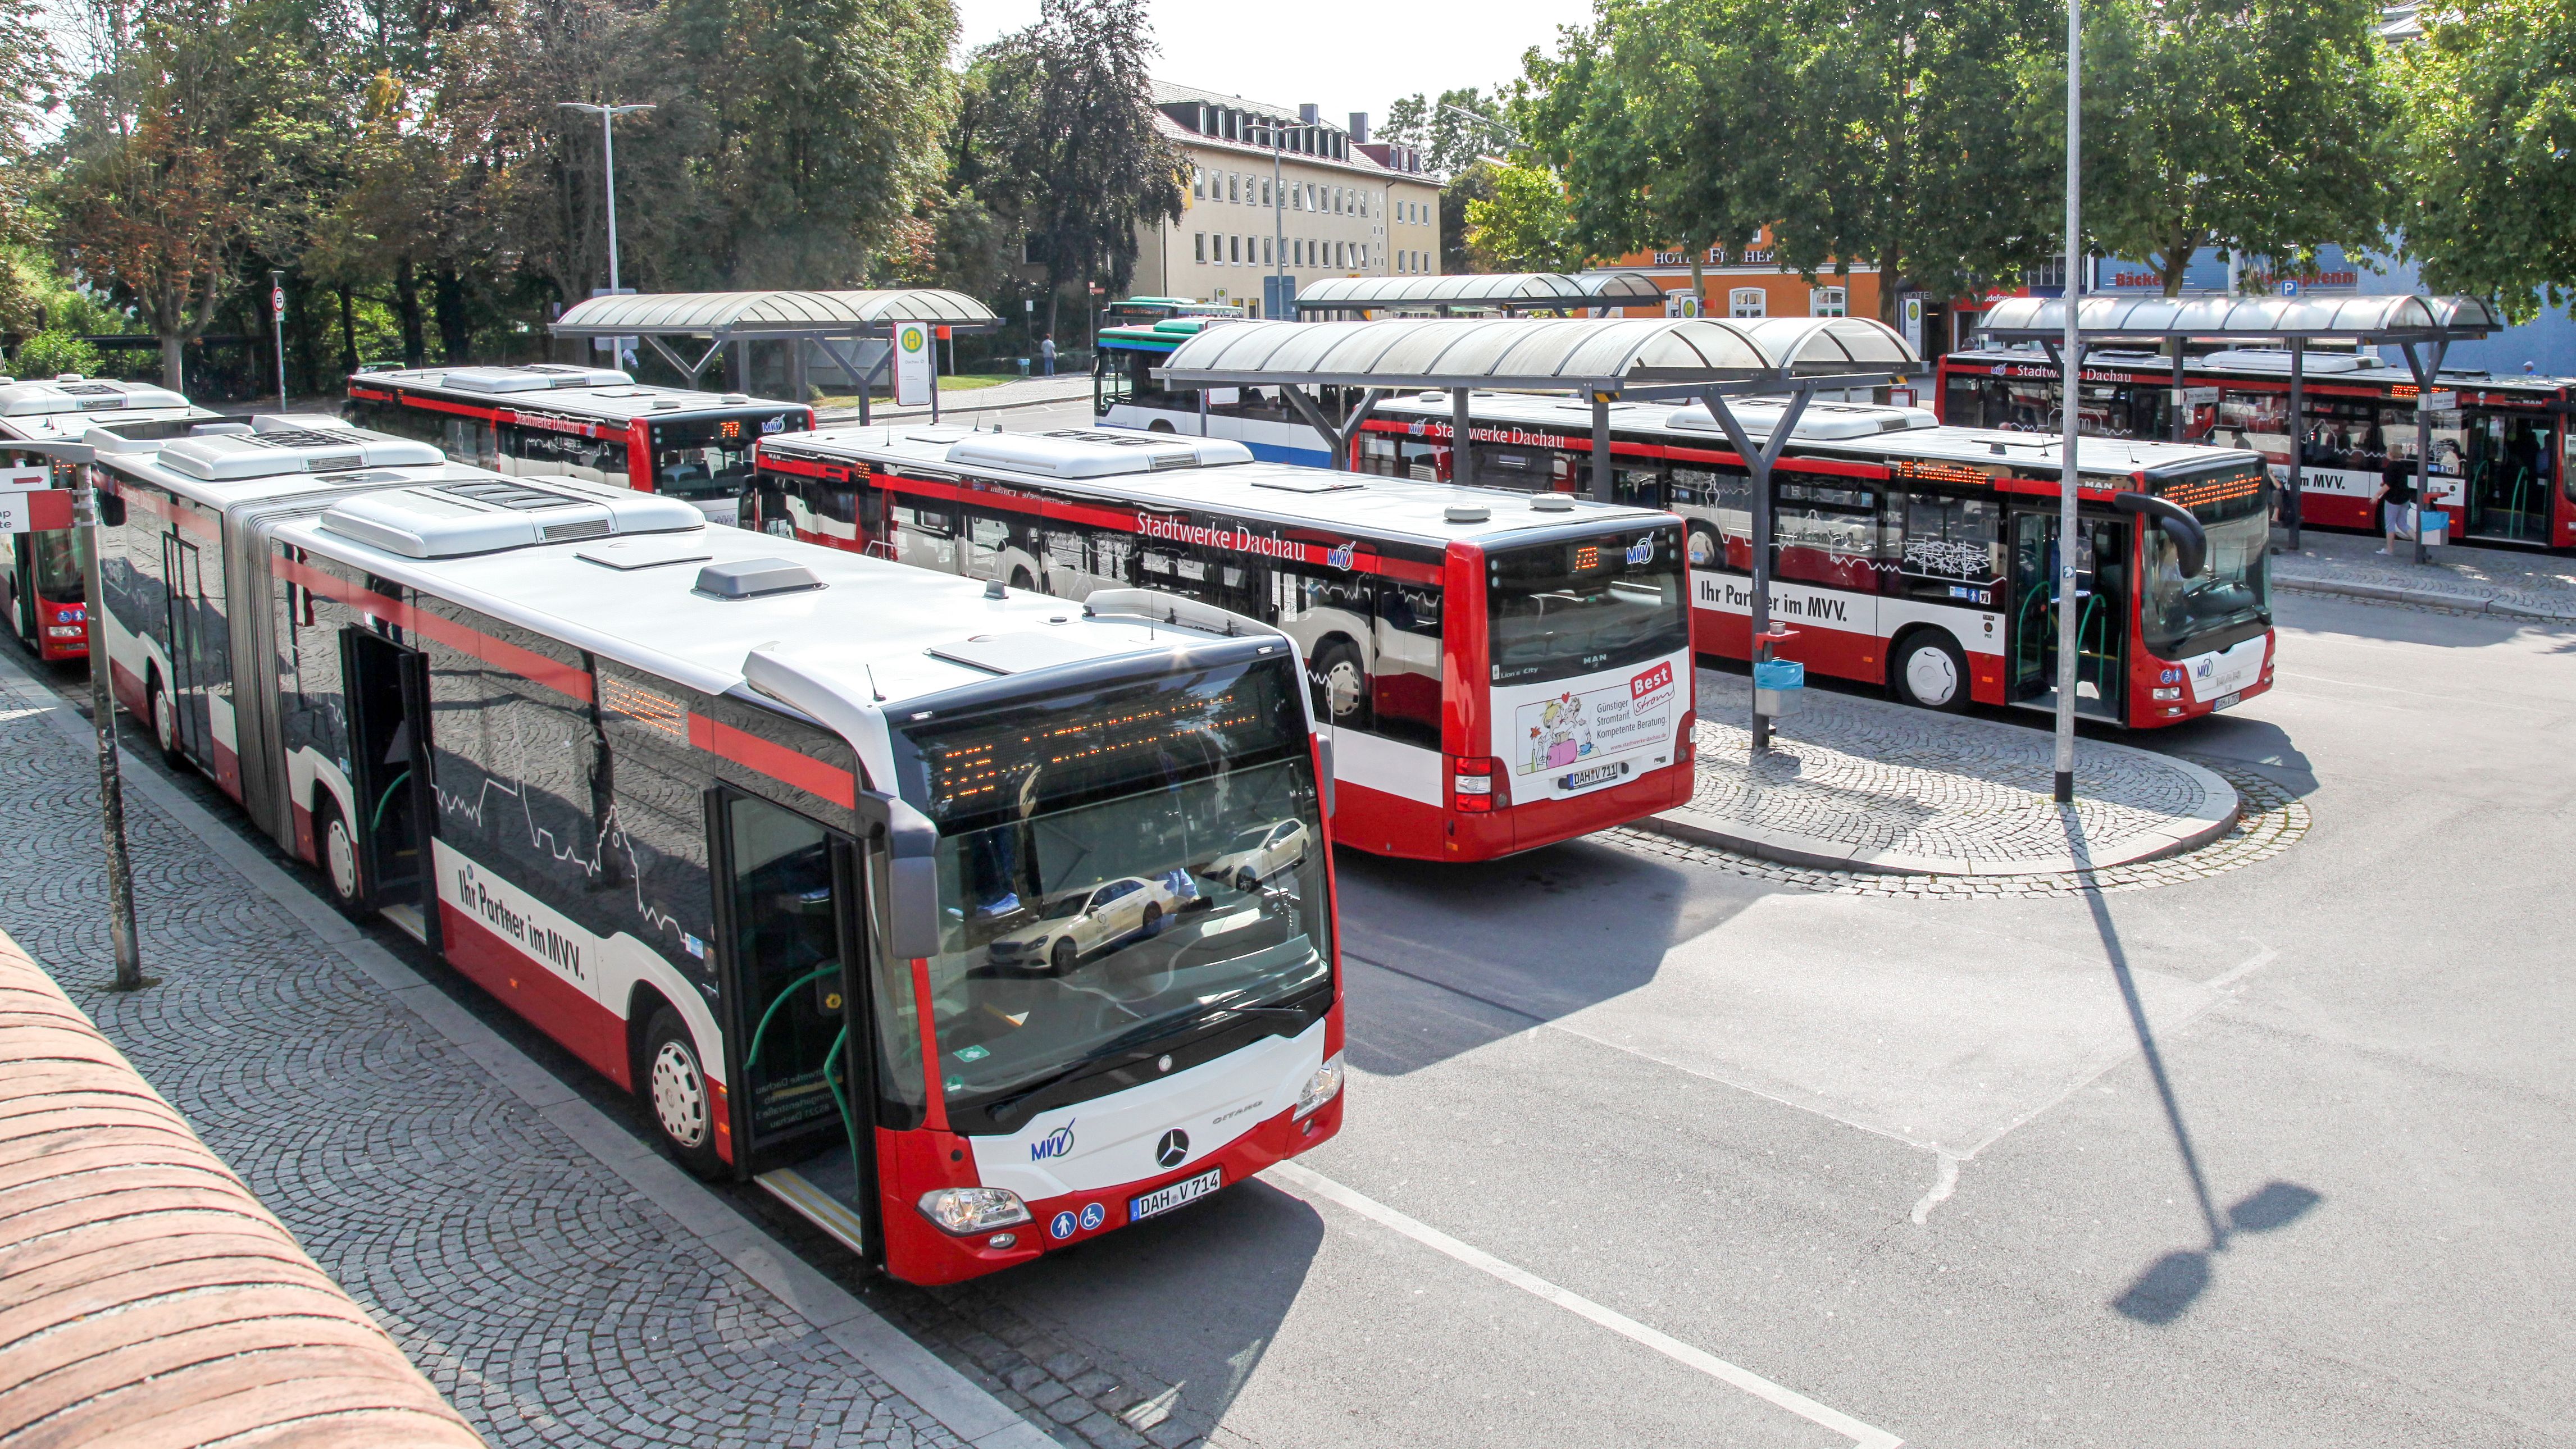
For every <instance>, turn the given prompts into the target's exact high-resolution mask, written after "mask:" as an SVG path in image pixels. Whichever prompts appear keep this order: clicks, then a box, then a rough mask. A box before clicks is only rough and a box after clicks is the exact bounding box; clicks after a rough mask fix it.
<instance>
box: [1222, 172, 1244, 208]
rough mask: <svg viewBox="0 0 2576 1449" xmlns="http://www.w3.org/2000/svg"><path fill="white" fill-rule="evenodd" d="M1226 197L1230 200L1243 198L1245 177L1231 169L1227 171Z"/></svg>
mask: <svg viewBox="0 0 2576 1449" xmlns="http://www.w3.org/2000/svg"><path fill="white" fill-rule="evenodd" d="M1225 199H1226V200H1228V201H1241V200H1242V199H1243V178H1242V177H1240V176H1237V175H1235V174H1234V173H1233V172H1231V171H1229V172H1227V173H1225Z"/></svg>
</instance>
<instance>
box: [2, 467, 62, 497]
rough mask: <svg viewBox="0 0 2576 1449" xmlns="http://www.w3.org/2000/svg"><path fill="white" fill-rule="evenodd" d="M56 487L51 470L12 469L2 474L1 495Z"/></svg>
mask: <svg viewBox="0 0 2576 1449" xmlns="http://www.w3.org/2000/svg"><path fill="white" fill-rule="evenodd" d="M53 486H54V470H52V469H51V468H12V469H9V470H8V471H7V472H5V473H0V493H24V492H26V491H28V490H29V489H32V488H51V487H53Z"/></svg>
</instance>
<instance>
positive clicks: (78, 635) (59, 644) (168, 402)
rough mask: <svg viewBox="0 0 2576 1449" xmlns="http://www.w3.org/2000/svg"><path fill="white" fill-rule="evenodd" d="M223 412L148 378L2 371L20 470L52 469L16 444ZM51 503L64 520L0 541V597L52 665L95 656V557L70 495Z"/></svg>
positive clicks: (136, 432) (10, 457) (0, 417)
mask: <svg viewBox="0 0 2576 1449" xmlns="http://www.w3.org/2000/svg"><path fill="white" fill-rule="evenodd" d="M217 416H218V415H217V414H216V413H214V412H212V411H210V410H208V409H206V408H201V407H198V406H197V405H196V404H194V403H192V402H190V401H188V400H187V399H186V398H184V397H181V396H180V395H179V394H177V393H175V392H172V391H170V390H169V389H168V388H162V387H154V386H152V385H150V384H148V383H140V382H114V381H111V380H108V379H106V378H93V377H82V376H81V375H79V374H78V373H65V374H63V375H62V376H60V377H55V378H29V379H27V380H26V381H23V382H21V381H17V380H15V379H10V378H0V458H6V459H7V461H8V462H9V463H10V464H11V466H12V470H13V471H19V472H23V471H25V470H28V469H34V468H49V467H50V465H49V464H47V463H46V461H45V460H44V459H43V458H42V457H41V456H38V455H36V454H31V453H22V452H16V451H12V450H11V449H10V448H9V446H8V445H9V443H11V442H12V441H17V442H53V443H77V442H79V441H80V440H81V437H82V435H84V434H86V433H87V432H88V431H89V430H90V429H92V428H102V427H103V428H106V429H108V430H109V431H110V432H113V433H116V434H119V435H121V436H124V437H129V438H148V437H155V436H162V435H166V434H168V433H171V432H173V431H176V432H182V433H184V432H185V431H187V428H188V425H189V424H190V423H192V422H207V421H212V420H213V419H214V418H215V417H217ZM52 502H53V506H56V507H58V508H60V509H62V510H63V518H62V521H61V526H59V527H51V528H34V529H30V530H28V531H27V532H25V533H21V534H17V535H14V536H12V537H10V538H8V539H6V540H5V542H0V598H5V599H6V601H7V608H8V610H9V628H10V630H11V632H13V633H15V634H16V635H17V636H18V638H19V639H20V640H21V641H22V642H23V643H25V644H26V646H27V647H28V648H29V649H31V650H33V651H35V655H36V657H37V658H39V659H42V660H44V661H45V662H46V663H48V664H51V663H55V662H57V661H59V660H65V659H86V658H88V657H89V622H88V620H89V604H88V597H87V590H88V584H87V583H86V581H85V580H86V575H87V563H88V560H87V558H86V556H85V555H84V554H83V552H82V545H81V538H80V533H79V532H78V530H75V529H73V528H72V527H71V526H70V522H71V519H70V512H69V507H70V505H69V503H68V501H65V500H53V501H52ZM40 521H45V522H50V521H51V520H40Z"/></svg>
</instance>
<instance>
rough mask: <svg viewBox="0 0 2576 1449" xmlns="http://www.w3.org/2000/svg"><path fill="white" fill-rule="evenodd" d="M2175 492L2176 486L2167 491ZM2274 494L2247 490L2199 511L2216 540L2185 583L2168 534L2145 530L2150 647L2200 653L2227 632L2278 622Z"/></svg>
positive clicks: (2173, 654) (2174, 653) (2171, 654)
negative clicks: (2269, 564) (2272, 565)
mask: <svg viewBox="0 0 2576 1449" xmlns="http://www.w3.org/2000/svg"><path fill="white" fill-rule="evenodd" d="M2166 486H2171V485H2166ZM2270 494H2271V490H2270V489H2268V488H2264V487H2253V488H2246V489H2243V490H2241V491H2238V492H2237V493H2236V494H2235V496H2233V497H2228V498H2222V499H2221V500H2220V501H2218V502H2215V503H2204V504H2201V505H2199V506H2198V507H2196V508H2194V509H2193V510H2192V513H2193V515H2194V516H2195V517H2197V518H2198V519H2199V520H2200V525H2201V528H2202V529H2203V530H2205V531H2206V532H2207V533H2208V535H2209V561H2208V564H2207V566H2206V567H2205V569H2204V571H2203V572H2202V573H2200V574H2197V575H2195V576H2193V577H2192V578H2189V579H2185V578H2184V577H2182V569H2181V565H2180V563H2179V562H2178V561H2177V559H2176V558H2175V555H2174V549H2173V544H2172V542H2171V540H2169V539H2167V538H2166V537H2165V534H2164V530H2162V529H2157V528H2149V529H2145V530H2142V534H2143V542H2144V545H2145V554H2146V560H2145V562H2146V589H2145V597H2144V599H2143V600H2142V601H2141V603H2142V608H2141V610H2140V612H2141V614H2142V616H2143V618H2144V620H2145V626H2146V627H2145V633H2146V640H2147V643H2148V644H2149V645H2150V646H2151V647H2153V648H2154V649H2155V651H2156V652H2157V653H2159V654H2161V655H2163V656H2164V657H2166V658H2168V659H2173V658H2179V657H2181V656H2183V655H2185V654H2191V653H2196V652H2198V651H2199V650H2200V649H2202V648H2204V647H2210V646H2204V645H2202V644H2201V643H2200V642H2199V641H2200V640H2201V639H2203V638H2205V637H2207V636H2208V635H2210V634H2213V633H2215V632H2217V631H2218V630H2221V629H2232V628H2234V627H2236V626H2238V625H2242V624H2254V623H2258V622H2260V621H2262V620H2265V619H2268V618H2270V617H2271V583H2270V580H2269V578H2268V576H2267V573H2266V566H2265V560H2266V556H2267V553H2268V551H2269V548H2270V545H2271V538H2272V522H2271V504H2270Z"/></svg>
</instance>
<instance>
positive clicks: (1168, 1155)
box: [1154, 1127, 1190, 1167]
mask: <svg viewBox="0 0 2576 1449" xmlns="http://www.w3.org/2000/svg"><path fill="white" fill-rule="evenodd" d="M1189 1155H1190V1134H1188V1133H1187V1132H1184V1131H1182V1130H1180V1129H1179V1128H1177V1127H1175V1128H1173V1129H1172V1130H1171V1131H1169V1132H1166V1133H1164V1134H1163V1140H1162V1141H1160V1142H1158V1143H1155V1144H1154V1160H1155V1161H1156V1162H1159V1163H1161V1164H1162V1165H1163V1166H1165V1167H1178V1166H1180V1165H1181V1163H1182V1162H1183V1161H1184V1160H1185V1159H1187V1158H1188V1157H1189Z"/></svg>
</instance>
